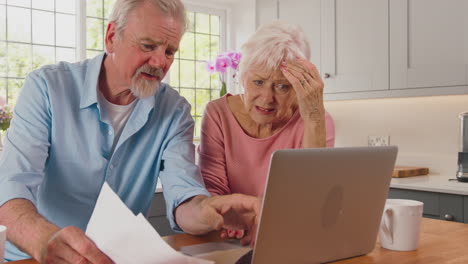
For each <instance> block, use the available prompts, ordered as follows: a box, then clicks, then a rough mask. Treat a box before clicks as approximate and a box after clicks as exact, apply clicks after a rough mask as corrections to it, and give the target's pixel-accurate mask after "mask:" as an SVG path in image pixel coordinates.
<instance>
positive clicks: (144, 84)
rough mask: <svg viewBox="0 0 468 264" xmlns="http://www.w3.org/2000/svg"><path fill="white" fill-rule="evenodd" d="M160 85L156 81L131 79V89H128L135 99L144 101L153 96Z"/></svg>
mask: <svg viewBox="0 0 468 264" xmlns="http://www.w3.org/2000/svg"><path fill="white" fill-rule="evenodd" d="M160 85H161V82H160V81H158V80H145V79H141V78H135V77H134V78H133V79H132V87H130V91H131V92H132V94H133V95H134V96H135V97H137V98H140V99H144V98H148V97H150V96H153V95H155V94H156V92H157V91H158V89H159V86H160Z"/></svg>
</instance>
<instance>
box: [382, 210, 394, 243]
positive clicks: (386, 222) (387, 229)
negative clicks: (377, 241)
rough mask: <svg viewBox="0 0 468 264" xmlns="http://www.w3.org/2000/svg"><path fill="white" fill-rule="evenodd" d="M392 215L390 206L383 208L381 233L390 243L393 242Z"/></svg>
mask: <svg viewBox="0 0 468 264" xmlns="http://www.w3.org/2000/svg"><path fill="white" fill-rule="evenodd" d="M393 215H394V212H393V209H392V208H387V209H385V211H384V214H383V217H382V223H381V227H382V233H383V234H384V236H385V239H387V240H389V241H390V244H393Z"/></svg>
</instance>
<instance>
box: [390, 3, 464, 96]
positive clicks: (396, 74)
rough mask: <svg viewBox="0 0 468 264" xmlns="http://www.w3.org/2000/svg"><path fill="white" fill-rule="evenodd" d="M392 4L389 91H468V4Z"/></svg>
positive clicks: (429, 92)
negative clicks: (458, 89) (436, 89)
mask: <svg viewBox="0 0 468 264" xmlns="http://www.w3.org/2000/svg"><path fill="white" fill-rule="evenodd" d="M389 3H390V88H391V89H417V88H436V87H445V88H443V89H454V90H455V89H456V88H457V87H458V88H460V89H464V88H465V89H466V87H463V86H466V85H468V15H467V10H468V1H465V0H446V1H440V0H411V1H410V0H392V1H390V2H389ZM427 93H428V94H431V91H430V90H427Z"/></svg>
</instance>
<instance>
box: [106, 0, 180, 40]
mask: <svg viewBox="0 0 468 264" xmlns="http://www.w3.org/2000/svg"><path fill="white" fill-rule="evenodd" d="M144 2H149V3H151V4H153V5H154V6H155V7H157V8H159V10H161V11H162V12H163V13H164V14H166V15H167V16H170V17H173V18H175V19H176V20H178V21H179V22H181V25H182V27H183V28H182V32H185V30H186V29H187V23H188V21H187V17H186V14H185V6H184V4H183V3H182V2H181V0H117V1H115V4H114V7H113V9H112V13H111V14H110V17H109V21H114V22H115V24H116V31H117V33H118V35H120V33H121V32H122V30H123V29H124V28H125V26H126V25H127V19H128V15H129V14H130V12H132V11H133V10H134V9H135V8H136V7H138V5H140V4H142V3H144Z"/></svg>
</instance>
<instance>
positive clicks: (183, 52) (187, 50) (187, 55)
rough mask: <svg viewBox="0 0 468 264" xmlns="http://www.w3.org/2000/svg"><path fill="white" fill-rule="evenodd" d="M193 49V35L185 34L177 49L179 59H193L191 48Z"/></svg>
mask: <svg viewBox="0 0 468 264" xmlns="http://www.w3.org/2000/svg"><path fill="white" fill-rule="evenodd" d="M194 47H195V42H194V33H190V32H187V33H185V34H184V36H183V37H182V41H181V42H180V47H179V56H180V58H181V59H189V60H193V59H195V56H194V54H193V48H194Z"/></svg>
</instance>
